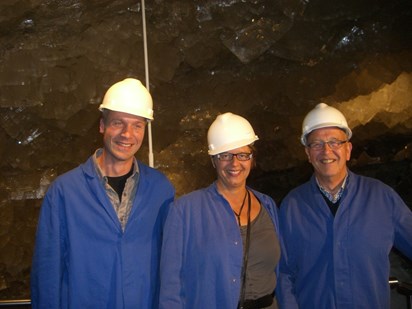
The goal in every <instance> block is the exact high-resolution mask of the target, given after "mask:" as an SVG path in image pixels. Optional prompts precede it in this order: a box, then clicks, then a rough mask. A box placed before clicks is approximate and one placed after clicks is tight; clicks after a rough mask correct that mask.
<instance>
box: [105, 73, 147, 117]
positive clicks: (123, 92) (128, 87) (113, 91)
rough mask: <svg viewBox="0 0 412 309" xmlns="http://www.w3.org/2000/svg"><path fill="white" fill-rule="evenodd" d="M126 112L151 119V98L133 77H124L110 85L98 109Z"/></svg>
mask: <svg viewBox="0 0 412 309" xmlns="http://www.w3.org/2000/svg"><path fill="white" fill-rule="evenodd" d="M103 109H109V110H112V111H117V112H123V113H128V114H132V115H136V116H140V117H143V118H146V119H149V120H153V100H152V96H151V95H150V93H149V91H147V89H146V87H144V86H143V84H142V83H141V82H140V81H139V80H138V79H134V78H126V79H124V80H122V81H120V82H117V83H115V84H114V85H112V86H111V87H110V88H109V89H108V90H107V91H106V94H105V95H104V98H103V102H102V104H101V105H100V106H99V110H100V111H102V110H103Z"/></svg>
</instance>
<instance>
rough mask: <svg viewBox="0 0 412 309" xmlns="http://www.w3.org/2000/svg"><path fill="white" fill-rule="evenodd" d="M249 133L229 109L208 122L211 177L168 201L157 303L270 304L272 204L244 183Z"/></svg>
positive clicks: (274, 251) (232, 308)
mask: <svg viewBox="0 0 412 309" xmlns="http://www.w3.org/2000/svg"><path fill="white" fill-rule="evenodd" d="M256 140H258V137H257V136H256V135H255V132H254V131H253V128H252V126H251V125H250V123H249V122H248V121H247V120H246V119H244V118H243V117H240V116H238V115H235V114H232V113H225V114H222V115H219V116H218V117H217V118H216V120H215V121H214V122H213V123H212V125H211V126H210V128H209V131H208V144H209V155H210V156H211V160H212V164H213V166H214V168H215V169H216V173H217V180H216V181H215V182H214V183H213V184H211V185H210V186H209V187H207V188H203V189H201V190H198V191H195V192H192V193H190V194H187V195H185V196H183V197H181V198H180V199H178V200H177V201H176V202H175V203H174V204H173V206H172V207H171V209H170V213H169V215H168V218H167V221H166V224H165V229H164V243H163V248H162V258H161V287H160V308H163V309H172V308H190V309H192V308H196V309H201V308H205V309H206V308H207V309H210V308H225V309H236V308H271V309H272V308H277V302H276V300H275V297H274V290H275V287H276V281H277V263H278V260H279V258H280V245H279V241H278V223H277V222H278V219H277V208H276V205H275V202H274V201H273V200H272V199H271V198H270V197H269V196H267V195H264V194H262V193H259V192H257V191H255V190H253V189H251V188H249V187H247V186H246V179H247V177H248V176H249V173H250V171H251V169H252V167H253V165H254V163H255V162H254V160H255V157H254V154H255V153H254V147H253V146H252V145H253V143H254V142H255V141H256Z"/></svg>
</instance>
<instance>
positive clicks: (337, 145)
mask: <svg viewBox="0 0 412 309" xmlns="http://www.w3.org/2000/svg"><path fill="white" fill-rule="evenodd" d="M307 141H308V142H307V146H306V147H305V152H306V154H307V156H308V159H309V162H310V163H311V164H312V165H313V168H314V169H315V175H316V176H317V178H318V179H319V180H324V181H331V180H332V181H341V180H343V179H344V178H345V176H346V162H347V161H349V159H350V155H351V151H352V144H351V143H350V142H344V141H347V136H346V133H345V132H344V131H343V130H341V129H339V128H336V127H329V128H321V129H317V130H315V131H313V132H311V133H310V134H309V136H308V137H307ZM325 142H332V143H331V145H332V146H334V147H331V146H330V145H328V144H327V143H325ZM341 142H344V143H341ZM333 148H334V149H333Z"/></svg>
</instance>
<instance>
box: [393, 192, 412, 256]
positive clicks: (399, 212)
mask: <svg viewBox="0 0 412 309" xmlns="http://www.w3.org/2000/svg"><path fill="white" fill-rule="evenodd" d="M393 220H394V221H395V222H394V226H395V239H394V245H395V247H396V249H398V250H399V251H400V252H402V253H403V254H404V255H406V256H407V257H408V258H409V259H410V260H412V211H411V210H410V209H409V208H408V206H406V204H405V203H404V202H403V200H402V199H401V198H400V196H399V195H398V194H397V193H395V192H394V216H393Z"/></svg>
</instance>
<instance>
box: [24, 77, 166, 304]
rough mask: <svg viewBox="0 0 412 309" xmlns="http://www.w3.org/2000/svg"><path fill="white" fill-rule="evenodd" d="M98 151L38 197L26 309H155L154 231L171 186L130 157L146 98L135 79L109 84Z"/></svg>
mask: <svg viewBox="0 0 412 309" xmlns="http://www.w3.org/2000/svg"><path fill="white" fill-rule="evenodd" d="M99 109H100V110H101V111H102V118H101V120H100V133H102V134H103V141H104V146H103V148H101V149H98V150H97V151H96V152H95V153H94V154H93V155H92V156H91V157H90V158H89V159H88V160H87V161H86V162H85V163H84V164H82V165H80V166H79V167H77V168H75V169H74V170H72V171H70V172H68V173H66V174H64V175H62V176H60V177H59V178H57V179H56V180H55V181H54V183H53V184H52V185H51V186H50V188H49V190H48V192H47V194H46V197H45V199H44V202H43V205H42V208H41V213H40V218H39V223H38V228H37V235H36V246H35V253H34V257H33V265H32V276H31V297H32V307H33V308H73V309H79V308H95V309H101V308H122V309H127V308H130V309H131V308H146V309H152V308H156V306H157V302H158V300H157V295H158V286H159V282H158V277H159V275H158V264H159V259H160V252H159V251H160V245H161V241H162V239H161V235H162V232H161V231H162V225H163V221H164V220H165V216H166V213H167V208H168V205H169V204H170V203H171V202H172V200H173V199H174V188H173V187H172V185H171V183H170V182H169V181H168V180H167V179H166V177H165V176H164V175H163V174H161V173H160V172H159V171H157V170H154V169H152V168H150V167H148V166H146V165H145V164H143V163H141V162H139V161H137V160H136V158H135V154H136V152H137V151H138V150H139V148H140V146H141V145H142V141H143V137H144V133H145V127H146V123H147V121H150V120H152V119H153V110H152V98H151V96H150V94H149V92H148V91H147V90H146V88H145V87H144V86H143V85H142V84H141V83H140V81H138V80H136V79H132V78H127V79H125V80H123V81H120V82H118V83H116V84H114V85H113V86H111V87H110V88H109V89H108V91H107V92H106V94H105V96H104V99H103V102H102V104H101V105H100V108H99Z"/></svg>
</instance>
